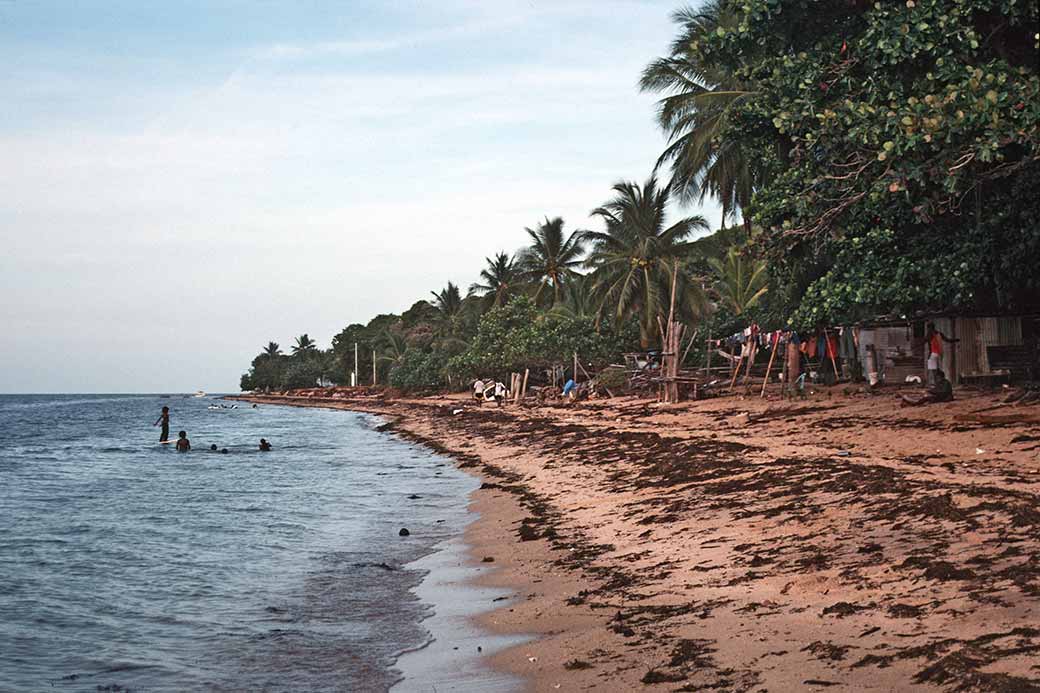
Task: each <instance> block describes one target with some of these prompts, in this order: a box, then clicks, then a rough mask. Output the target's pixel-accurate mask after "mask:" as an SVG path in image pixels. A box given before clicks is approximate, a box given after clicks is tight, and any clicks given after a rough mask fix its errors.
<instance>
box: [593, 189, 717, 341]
mask: <svg viewBox="0 0 1040 693" xmlns="http://www.w3.org/2000/svg"><path fill="white" fill-rule="evenodd" d="M614 193H615V195H614V197H613V198H611V199H610V200H609V201H607V202H606V203H605V204H604V205H603V206H602V207H598V208H596V209H594V210H593V211H592V214H593V215H594V216H598V217H600V218H602V219H603V221H604V222H605V223H606V231H604V232H592V231H590V232H588V233H586V234H585V239H586V240H587V241H588V242H589V243H590V244H591V246H592V250H591V251H590V253H589V256H588V258H587V260H586V264H587V265H588V266H589V267H592V268H594V269H593V272H592V275H591V281H592V282H593V287H594V291H595V292H596V293H597V295H598V298H599V314H600V315H603V316H612V317H614V318H615V319H616V320H617V321H625V320H629V319H631V318H635V319H636V320H637V321H638V323H639V328H640V340H641V342H642V345H643V347H644V348H646V347H649V346H650V343H651V341H652V340H653V339H654V337H655V335H657V334H658V333H659V328H658V320H659V319H663V318H667V317H668V312H669V310H670V305H671V304H670V302H671V292H672V280H673V275H675V273H676V271H677V270H676V268H677V267H679V269H678V274H677V275H676V276H674V278H675V280H676V296H677V305H676V308H677V313H678V315H679V317H680V319H686V320H692V319H694V318H697V317H700V316H701V315H702V314H703V313H704V312H706V309H707V301H706V299H705V297H704V294H703V292H702V291H701V287H700V285H699V283H698V282H696V281H694V280H693V278H692V277H690V276H689V274H688V272H687V271H686V270H685V268H683V267H681V265H682V262H681V260H682V259H683V258H684V257H685V256H686V255H687V254H688V253H689V251H690V242H689V241H688V240H687V239H688V238H689V236H690V235H691V234H692V233H693V232H694V231H695V230H697V229H707V228H708V224H707V222H706V221H705V220H704V218H703V217H701V216H699V215H697V216H691V217H686V218H683V219H679V220H678V221H677V222H675V223H673V224H671V225H668V224H667V223H666V221H665V220H666V217H667V207H668V201H669V199H670V197H671V190H670V188H669V187H668V186H659V185H658V184H657V179H656V178H655V177H654V176H651V177H650V178H648V179H647V180H646V182H644V183H643V185H642V186H639V185H637V184H635V183H631V182H627V181H622V182H619V183H617V184H616V185H614Z"/></svg>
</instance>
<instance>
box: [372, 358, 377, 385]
mask: <svg viewBox="0 0 1040 693" xmlns="http://www.w3.org/2000/svg"><path fill="white" fill-rule="evenodd" d="M372 384H373V385H375V384H376V350H375V349H373V350H372Z"/></svg>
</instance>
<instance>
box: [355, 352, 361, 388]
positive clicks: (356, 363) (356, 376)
mask: <svg viewBox="0 0 1040 693" xmlns="http://www.w3.org/2000/svg"><path fill="white" fill-rule="evenodd" d="M354 384H355V385H360V384H361V373H359V372H358V356H357V342H354Z"/></svg>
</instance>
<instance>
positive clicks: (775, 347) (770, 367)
mask: <svg viewBox="0 0 1040 693" xmlns="http://www.w3.org/2000/svg"><path fill="white" fill-rule="evenodd" d="M774 336H775V337H776V341H775V342H773V352H772V353H771V354H770V355H769V365H768V366H766V378H765V380H763V381H762V397H765V396H766V385H768V384H769V372H770V371H772V370H773V361H774V360H775V359H776V349H777V347H779V346H780V336H779V335H772V334H771V335H770V338H772V337H774Z"/></svg>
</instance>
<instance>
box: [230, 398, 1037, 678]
mask: <svg viewBox="0 0 1040 693" xmlns="http://www.w3.org/2000/svg"><path fill="white" fill-rule="evenodd" d="M840 392H841V391H840V390H839V389H838V388H833V389H831V390H827V389H823V390H820V391H818V392H817V393H816V395H815V396H814V397H812V398H811V399H810V400H808V401H803V402H799V403H796V404H787V403H783V404H780V403H776V402H773V403H769V402H766V401H763V400H761V399H758V398H751V399H742V398H734V397H730V398H718V399H715V400H708V401H701V402H691V403H682V404H678V405H658V404H657V403H655V402H648V401H646V400H641V399H637V398H631V397H628V398H616V399H607V400H597V401H593V402H588V403H584V404H581V405H578V406H576V407H566V406H523V407H506V408H502V409H499V408H497V407H494V406H484V407H480V408H478V407H477V406H476V405H475V404H473V403H472V402H471V401H470V400H469V399H468V398H467V397H465V396H462V395H458V396H443V397H426V398H401V399H392V400H383V399H382V398H381V397H376V396H369V397H353V398H349V399H337V400H334V399H327V398H319V397H299V398H293V397H280V396H274V397H270V396H255V397H254V396H248V397H242V399H246V400H248V401H255V402H259V403H262V404H286V405H294V406H310V407H331V408H337V409H349V410H354V411H366V412H369V413H374V414H380V415H382V416H385V417H387V418H388V423H387V424H385V429H387V430H393V431H394V432H395V433H397V434H399V435H403V436H405V437H407V438H410V439H412V440H415V441H416V442H420V443H423V444H425V445H428V446H430V447H431V448H433V449H434V450H436V451H438V452H443V453H445V454H448V455H451V456H452V457H453V458H454V459H455V460H456V461H457V463H458V465H459V466H460V467H462V468H464V469H468V470H471V471H474V472H475V473H477V474H478V475H480V476H481V477H482V478H483V479H484V480H485V481H484V484H483V485H482V487H481V489H480V490H478V491H475V492H474V493H473V509H474V510H476V511H477V512H478V513H480V515H481V517H480V519H479V520H478V521H476V522H475V523H473V524H472V525H471V526H470V528H469V530H468V531H467V533H466V540H467V542H468V543H469V544H470V546H472V547H473V548H472V549H471V555H472V556H473V557H474V559H475V560H478V561H479V560H482V559H483V558H484V557H488V558H491V559H493V563H492V565H493V566H495V568H496V570H494V571H492V572H490V573H489V574H487V575H486V576H485V577H484V578H482V579H481V580H480V581H479V582H480V584H484V585H494V586H500V587H503V588H505V589H508V590H512V591H514V592H515V593H516V594H517V595H518V599H517V601H516V603H515V604H512V605H510V606H509V607H507V608H504V609H499V610H497V611H492V612H490V613H488V614H486V615H484V616H481V617H480V618H479V619H478V620H479V622H480V623H481V624H482V625H485V626H487V627H489V628H490V629H492V630H493V631H494V632H498V633H505V634H521V633H531V634H535V635H537V636H539V639H538V640H536V641H534V642H530V643H526V644H524V645H521V646H517V647H513V648H509V649H507V650H505V651H503V652H501V653H499V654H496V655H494V656H493V657H491V658H490V662H491V664H492V665H493V666H494V667H496V668H498V669H500V670H502V671H505V672H509V673H512V674H516V675H519V676H522V677H524V678H526V679H527V680H529V681H530V682H531V687H532V689H534V690H547V691H550V690H556V689H555V688H554V687H555V685H557V684H562V688H566V689H574V688H575V687H582V686H586V685H593V684H596V685H598V686H602V685H603V684H604V677H607V678H606V680H607V681H608V682H609V683H610V685H613V686H616V687H619V688H617V689H619V690H620V689H639V688H641V687H642V686H644V685H647V684H651V683H654V682H672V683H673V684H675V685H680V684H682V683H687V684H689V685H692V686H694V687H696V688H697V689H700V688H710V687H712V686H720V685H723V687H728V688H730V689H732V690H757V689H758V688H760V687H765V688H768V689H770V690H802V689H811V688H812V687H814V686H817V685H819V686H824V685H831V684H833V685H840V686H847V687H848V686H852V687H855V686H860V687H862V686H874V687H879V688H880V689H889V690H897V689H898V690H906V689H910V688H913V687H915V684H927V683H928V682H929V681H936V682H938V681H946V682H948V683H949V682H962V683H964V682H968V681H982V680H985V681H987V682H988V683H992V684H993V685H998V684H999V685H1005V684H1007V685H1021V684H1023V683H1030V684H1032V683H1035V682H1036V681H1040V668H1038V665H1037V664H1036V663H1035V662H1036V659H1035V653H1036V652H1040V629H1036V627H1035V624H1036V622H1037V621H1038V620H1040V562H1038V561H1040V516H1038V515H1037V514H1036V510H1035V509H1036V507H1038V506H1040V455H1038V453H1037V449H1040V444H1038V443H1040V438H1038V437H1037V436H1036V431H1035V427H1034V426H1033V425H1032V424H1031V423H1030V421H1032V420H1033V419H1035V417H1036V416H1037V414H1038V413H1040V412H1038V408H1037V407H1036V406H1033V407H1023V408H1018V409H1015V408H1008V409H1006V410H1005V413H1004V414H1002V415H1001V416H999V417H993V416H992V412H993V411H994V410H995V409H999V408H1000V406H1001V405H1000V403H999V399H998V397H999V396H998V395H993V394H987V393H980V392H975V391H970V390H964V391H960V392H958V395H957V397H958V399H957V401H956V402H954V403H952V404H950V405H938V406H933V407H924V408H920V409H906V410H900V409H898V408H897V407H896V401H895V397H894V396H892V395H887V396H886V395H881V396H872V395H862V394H847V395H843V394H840ZM980 412H990V413H987V414H981V413H980ZM1016 420H1018V421H1020V423H1015V421H1016ZM1013 651H1014V652H1021V653H1023V654H1021V655H1016V654H1012V652H1013ZM1029 652H1032V653H1033V655H1028V654H1025V653H1029ZM969 655H970V657H969ZM966 658H967V659H969V660H970V661H969V664H968V665H964V662H965V661H966ZM994 677H997V678H994ZM1000 677H1004V678H1000ZM998 679H999V680H998ZM1002 682H1003V683H1002Z"/></svg>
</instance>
